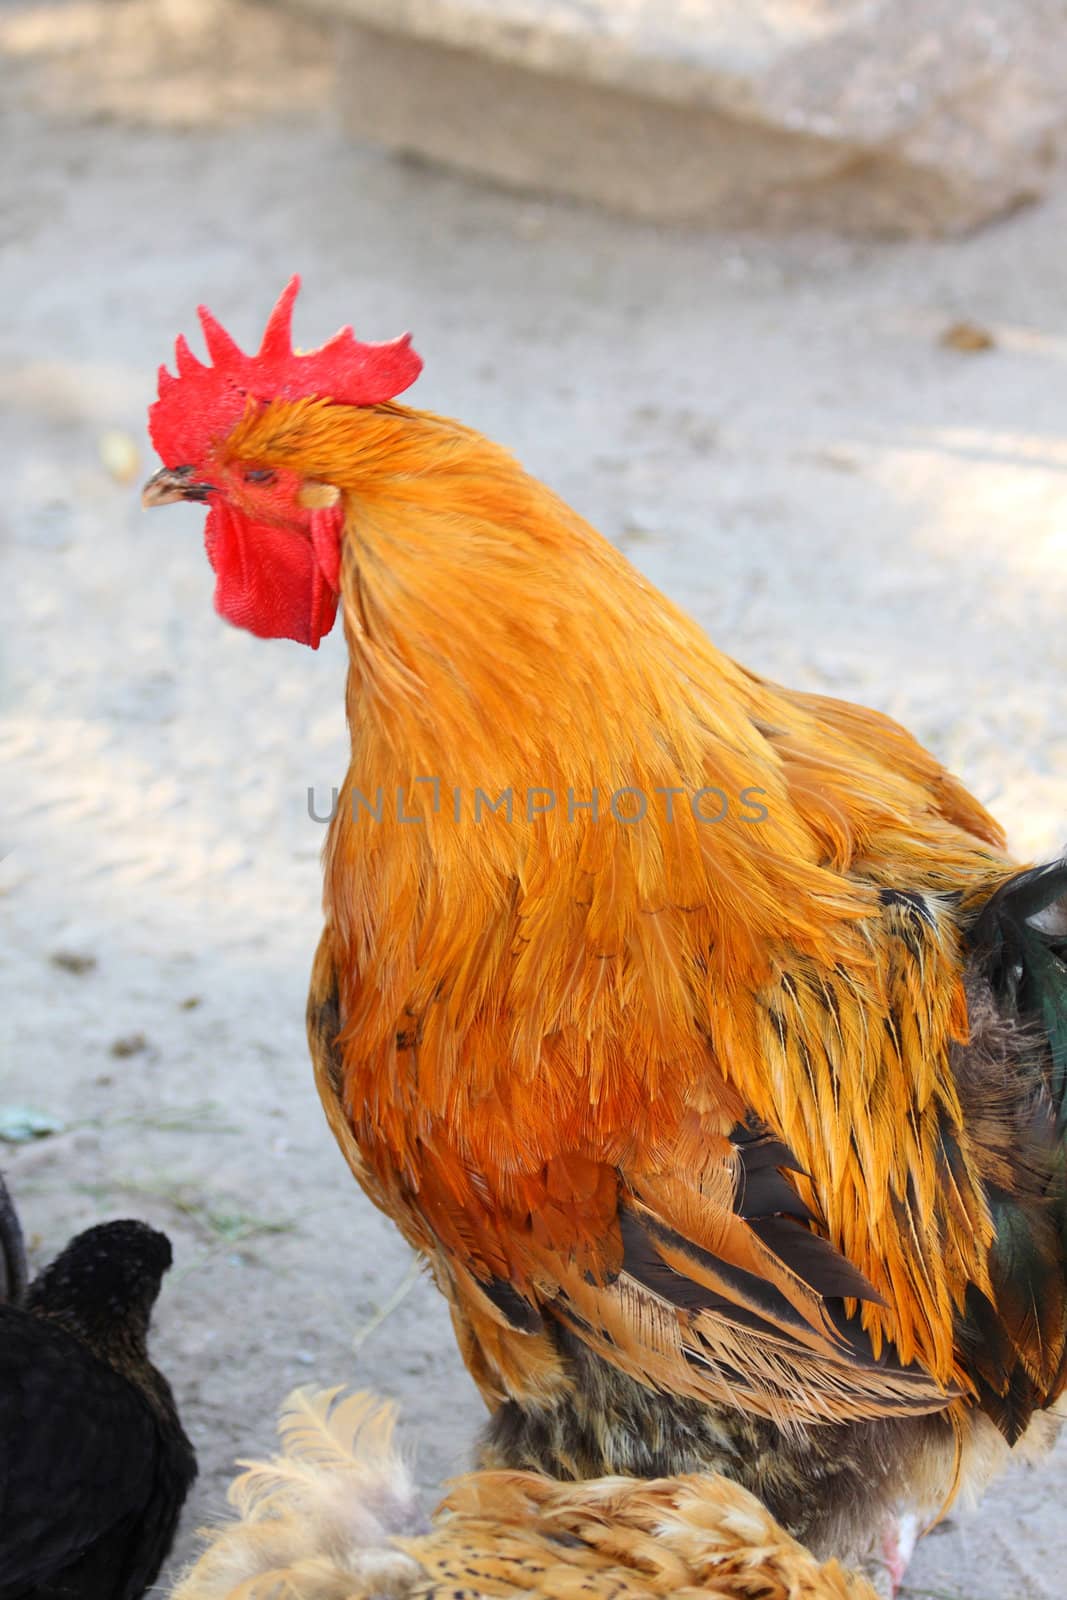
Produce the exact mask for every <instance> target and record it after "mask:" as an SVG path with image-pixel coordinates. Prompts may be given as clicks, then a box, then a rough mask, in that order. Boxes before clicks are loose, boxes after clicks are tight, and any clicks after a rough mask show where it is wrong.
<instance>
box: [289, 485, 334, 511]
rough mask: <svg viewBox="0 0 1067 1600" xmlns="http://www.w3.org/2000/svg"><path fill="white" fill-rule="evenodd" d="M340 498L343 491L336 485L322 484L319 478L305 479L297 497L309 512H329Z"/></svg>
mask: <svg viewBox="0 0 1067 1600" xmlns="http://www.w3.org/2000/svg"><path fill="white" fill-rule="evenodd" d="M340 498H341V491H340V489H339V488H338V487H337V485H336V484H335V483H320V482H319V480H318V479H317V478H305V480H304V483H303V486H302V487H301V490H300V493H299V494H298V495H297V499H298V500H299V502H300V504H301V505H302V506H306V507H307V509H308V510H309V511H329V510H330V509H331V507H333V506H335V505H336V504H337V503H338V501H339V500H340Z"/></svg>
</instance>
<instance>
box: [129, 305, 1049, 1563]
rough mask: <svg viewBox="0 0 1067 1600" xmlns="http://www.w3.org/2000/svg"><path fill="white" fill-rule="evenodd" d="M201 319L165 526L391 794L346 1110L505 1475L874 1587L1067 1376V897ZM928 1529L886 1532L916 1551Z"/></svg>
mask: <svg viewBox="0 0 1067 1600" xmlns="http://www.w3.org/2000/svg"><path fill="white" fill-rule="evenodd" d="M297 287H298V281H297V280H296V279H293V280H292V281H291V282H290V284H289V285H288V287H287V288H286V290H285V291H284V293H283V294H282V297H281V299H280V300H279V302H278V304H277V306H276V307H275V309H274V311H273V312H272V314H271V317H270V319H269V322H268V324H267V328H266V332H265V334H264V336H263V340H262V343H261V346H260V348H259V351H258V352H257V353H256V354H255V355H247V354H245V353H244V352H243V351H241V350H240V348H239V347H238V346H237V345H236V344H235V342H234V341H233V339H232V338H231V337H230V336H229V335H228V334H227V333H226V332H225V330H224V329H223V328H222V327H221V326H220V324H219V323H218V322H217V321H216V320H215V318H214V317H212V316H211V314H210V313H209V312H207V311H206V310H204V309H201V311H200V319H201V323H202V325H203V330H204V336H205V339H206V343H207V349H208V354H209V361H208V363H204V362H201V361H200V360H199V359H198V358H197V357H196V356H195V355H194V354H193V353H192V351H191V350H190V348H189V346H188V344H187V343H186V342H185V340H184V339H179V340H178V344H177V373H176V375H175V374H172V373H171V372H169V371H168V370H167V369H166V368H165V367H164V368H162V369H161V371H160V374H159V398H158V401H157V402H156V404H155V405H154V406H153V407H152V409H151V412H150V427H151V432H152V437H153V440H154V443H155V445H156V448H157V450H158V452H159V454H160V456H161V457H162V460H163V463H164V466H163V468H162V470H161V471H160V472H158V473H157V474H156V475H155V477H154V478H152V479H151V481H150V482H149V483H148V484H147V486H146V488H145V491H144V503H145V504H146V505H147V506H156V505H161V504H165V503H167V502H169V501H176V500H187V501H196V502H202V503H204V505H205V506H206V508H207V527H206V542H207V553H208V557H209V559H210V562H211V565H212V566H213V568H214V570H215V574H216V587H215V604H216V607H217V609H218V611H219V612H220V613H221V614H222V616H223V617H225V618H226V619H227V620H228V621H230V622H231V623H234V624H236V625H238V626H240V627H243V628H246V629H248V630H249V631H250V632H252V633H254V634H257V635H259V636H262V637H286V638H290V639H295V640H298V641H300V642H303V643H305V644H307V645H309V646H311V647H312V648H314V647H316V646H317V645H318V644H319V642H320V640H321V639H322V637H323V636H324V635H325V633H326V632H327V631H328V630H329V628H330V627H331V626H332V624H333V621H334V618H335V615H336V613H337V611H338V610H339V611H340V612H341V614H342V617H343V622H344V631H345V637H346V641H347V645H348V655H349V672H348V687H347V713H348V721H349V724H350V729H351V739H352V759H351V765H350V767H349V770H348V774H347V777H346V778H345V781H344V784H343V786H342V787H341V790H340V796H339V803H338V805H337V808H336V812H335V815H334V816H333V819H332V822H331V826H330V830H329V834H328V840H327V844H326V849H325V901H324V903H325V929H324V932H323V935H322V939H321V941H320V944H319V947H318V952H317V954H316V957H315V961H314V968H313V975H312V983H311V994H310V999H309V1010H308V1023H309V1037H310V1042H311V1052H312V1056H313V1060H314V1068H315V1077H316V1082H317V1086H318V1090H319V1094H320V1096H321V1098H322V1102H323V1105H324V1107H325V1111H326V1115H327V1117H328V1119H329V1122H330V1125H331V1127H332V1129H333V1131H334V1134H335V1136H336V1138H337V1140H338V1142H339V1143H340V1146H341V1148H342V1150H343V1152H344V1154H345V1156H346V1158H347V1160H348V1162H349V1164H350V1166H351V1168H352V1170H353V1172H354V1173H355V1175H356V1177H357V1178H358V1179H359V1181H360V1183H361V1184H362V1185H363V1187H364V1189H365V1190H366V1192H367V1193H368V1194H369V1195H370V1197H371V1199H372V1200H373V1201H374V1202H375V1203H376V1204H377V1205H379V1206H380V1207H382V1208H383V1209H384V1210H385V1211H386V1212H387V1213H388V1214H389V1215H390V1216H391V1217H393V1218H394V1220H395V1221H396V1222H397V1223H398V1225H399V1227H400V1228H401V1230H402V1231H403V1233H404V1234H405V1236H406V1237H407V1239H408V1240H409V1241H410V1242H411V1243H412V1244H413V1245H414V1246H415V1247H416V1248H417V1249H418V1250H419V1251H421V1252H422V1253H423V1255H424V1256H425V1257H426V1258H427V1260H428V1262H429V1264H430V1266H431V1269H432V1271H433V1274H434V1276H435V1279H436V1281H437V1283H438V1285H439V1286H440V1288H441V1289H442V1291H443V1292H444V1293H445V1295H446V1296H447V1297H448V1301H449V1303H450V1306H451V1310H452V1316H453V1321H454V1325H455V1330H456V1334H457V1337H458V1340H459V1345H460V1348H461V1351H462V1354H463V1357H464V1359H465V1361H466V1363H467V1366H468V1368H469V1369H470V1371H471V1373H472V1375H473V1376H474V1378H475V1380H476V1382H477V1384H478V1385H479V1387H480V1389H481V1391H482V1394H483V1395H484V1397H485V1399H486V1401H487V1402H488V1405H489V1407H490V1410H491V1413H492V1417H491V1421H490V1423H489V1427H488V1433H487V1436H486V1441H485V1446H484V1455H483V1461H484V1463H485V1464H486V1465H490V1466H496V1467H508V1468H528V1469H535V1470H543V1471H547V1472H548V1473H550V1474H552V1475H554V1476H556V1477H562V1478H584V1477H591V1476H597V1475H601V1474H615V1473H623V1474H632V1475H637V1476H673V1475H675V1474H679V1473H688V1472H692V1471H698V1470H711V1471H717V1472H722V1473H725V1474H727V1475H728V1476H730V1477H732V1478H734V1479H736V1480H738V1481H739V1482H741V1483H742V1484H744V1485H745V1486H746V1487H747V1488H748V1489H750V1490H752V1491H754V1492H755V1493H756V1494H757V1495H758V1496H759V1497H760V1498H761V1499H762V1500H763V1501H764V1502H765V1503H766V1504H767V1505H768V1506H769V1507H770V1509H771V1510H772V1512H773V1513H774V1514H775V1515H776V1516H777V1517H778V1518H779V1519H780V1520H781V1521H782V1522H783V1523H784V1524H785V1526H786V1527H787V1528H788V1529H789V1531H790V1533H792V1534H795V1535H796V1536H797V1537H799V1538H800V1539H802V1540H803V1542H804V1543H806V1544H808V1545H810V1546H811V1547H812V1548H813V1549H814V1550H815V1551H816V1552H817V1553H819V1554H822V1553H825V1552H833V1553H837V1554H841V1555H843V1556H845V1557H846V1558H849V1559H852V1558H858V1557H860V1556H862V1555H864V1554H865V1552H867V1551H868V1549H869V1548H870V1547H871V1546H872V1544H873V1545H877V1544H878V1543H879V1542H880V1541H881V1540H882V1539H883V1538H889V1539H892V1538H893V1537H894V1534H893V1528H894V1526H895V1519H896V1518H897V1516H898V1514H900V1513H903V1512H908V1513H919V1514H922V1515H924V1516H925V1515H927V1514H929V1513H933V1512H936V1511H937V1509H938V1508H939V1507H940V1506H941V1505H943V1504H944V1503H946V1502H947V1501H948V1500H949V1499H950V1498H951V1496H952V1494H953V1493H954V1491H955V1490H956V1489H957V1488H958V1487H959V1486H960V1485H961V1484H967V1485H972V1486H974V1485H977V1484H979V1483H980V1482H981V1481H983V1480H984V1479H985V1478H986V1477H987V1476H988V1475H989V1473H990V1472H991V1471H992V1470H993V1469H994V1468H995V1467H996V1466H997V1465H998V1463H999V1461H1000V1460H1001V1459H1002V1458H1003V1457H1004V1456H1005V1455H1006V1453H1007V1450H1008V1448H1009V1447H1011V1446H1014V1445H1016V1444H1017V1443H1018V1442H1019V1441H1021V1440H1022V1439H1023V1437H1024V1436H1027V1437H1028V1439H1029V1440H1030V1441H1031V1442H1033V1441H1034V1440H1035V1439H1036V1437H1037V1436H1038V1435H1039V1434H1040V1433H1041V1432H1042V1423H1041V1419H1042V1416H1043V1415H1044V1414H1045V1413H1047V1411H1048V1409H1049V1408H1050V1407H1051V1406H1052V1405H1053V1403H1054V1402H1055V1401H1056V1399H1057V1397H1058V1396H1059V1395H1060V1394H1061V1392H1062V1391H1063V1389H1064V1387H1065V1384H1067V1176H1065V1156H1067V863H1065V862H1058V863H1053V864H1051V865H1048V866H1044V867H1036V868H1030V869H1027V870H1023V869H1021V868H1020V867H1019V866H1017V865H1016V864H1014V863H1013V862H1012V860H1011V858H1010V856H1009V855H1008V854H1007V852H1006V849H1005V843H1004V838H1003V834H1002V831H1001V829H1000V827H999V826H998V824H997V823H996V822H995V821H994V820H993V818H992V817H991V816H989V815H988V814H987V812H986V811H985V810H984V809H983V808H982V806H981V805H980V804H979V803H978V801H977V800H975V799H973V798H972V797H971V795H970V794H968V793H967V791H966V790H965V789H964V788H963V787H962V786H961V784H960V783H958V782H957V781H956V780H955V779H954V778H953V777H951V776H950V775H949V774H948V773H947V772H946V771H944V770H943V768H942V767H941V766H940V765H939V764H938V763H937V761H936V760H935V759H934V758H933V757H932V756H931V755H929V754H928V753H927V752H926V751H925V750H923V749H922V748H920V746H919V745H918V744H917V743H916V742H915V740H914V739H913V738H911V737H910V735H909V734H907V733H906V732H905V731H904V730H903V729H902V728H900V727H898V726H897V725H896V724H895V723H893V722H891V721H890V720H888V719H887V718H886V717H884V716H882V715H880V714H879V713H877V712H875V711H871V710H866V709H864V708H862V707H859V706H855V705H849V704H845V703H843V702H840V701H836V700H832V699H828V698H824V697H821V696H818V695H812V694H806V693H798V692H795V691H792V690H788V689H783V688H781V687H779V686H777V685H775V684H773V683H770V682H768V681H766V680H765V679H763V678H760V677H758V676H757V675H756V674H754V673H752V672H749V671H747V670H746V669H744V668H743V667H741V666H739V665H737V664H736V663H735V662H734V661H732V660H730V659H729V658H728V657H727V656H725V655H723V654H721V653H720V652H719V651H718V650H717V649H716V648H715V647H714V646H713V645H712V644H711V643H710V642H709V641H708V639H707V638H706V636H705V635H704V633H703V632H702V631H701V630H700V628H699V627H698V626H697V625H696V624H695V623H694V622H693V621H691V620H690V619H689V618H688V617H686V616H685V615H684V614H683V613H682V612H681V611H679V610H678V609H677V608H676V607H675V606H673V605H672V604H671V603H670V602H669V601H668V600H667V599H665V598H664V596H663V595H661V594H660V593H659V592H658V591H657V590H656V589H655V588H654V587H653V586H652V585H651V584H650V583H649V582H648V580H647V579H645V578H644V577H642V576H641V574H640V573H639V572H637V571H636V570H635V569H634V568H633V567H632V566H631V565H630V564H629V562H628V561H627V560H626V559H625V557H624V556H623V555H622V554H621V553H620V552H619V551H617V550H616V549H614V548H613V547H612V546H611V545H610V544H609V543H608V542H607V541H606V540H604V539H603V538H601V537H600V536H599V535H598V534H597V533H596V532H595V531H594V530H593V529H592V528H591V527H589V526H588V524H586V523H585V522H584V521H583V520H582V519H581V518H580V517H579V516H578V515H577V514H576V513H575V512H574V511H572V510H571V509H569V507H567V506H566V505H565V504H563V503H562V502H561V501H560V500H559V499H558V498H557V497H556V496H555V495H554V494H552V493H551V492H550V491H549V490H548V489H547V488H545V487H544V486H543V485H542V484H540V483H538V482H537V481H536V480H535V479H533V478H532V477H530V476H529V475H527V474H526V473H525V472H524V471H523V470H522V468H521V467H520V466H519V465H518V463H517V462H516V461H515V460H514V459H513V457H512V456H510V455H509V454H508V453H507V452H506V451H505V450H503V449H501V448H499V447H498V446H497V445H495V444H492V443H490V442H489V441H488V440H487V439H485V438H484V437H483V436H482V435H480V434H479V433H477V432H474V431H473V430H471V429H470V428H467V427H464V426H462V425H461V424H459V423H457V422H453V421H449V420H447V419H445V418H442V417H439V416H434V415H431V414H429V413H427V412H423V411H419V410H415V409H411V408H409V407H407V406H404V405H402V404H400V403H399V402H398V401H397V399H396V396H397V395H398V394H400V393H401V392H402V391H403V390H404V389H406V388H407V386H408V385H410V384H411V383H412V382H413V381H414V379H415V377H416V376H417V374H418V372H419V369H420V362H419V360H418V357H417V356H416V355H415V354H414V352H413V350H412V348H411V345H410V342H409V341H408V339H407V338H406V337H405V338H403V339H399V340H395V341H393V342H391V343H386V344H380V345H369V344H364V343H361V342H360V341H359V340H357V339H356V338H355V336H354V335H353V333H352V331H351V329H347V328H346V329H343V330H342V331H341V332H340V333H338V334H337V335H336V336H335V337H334V338H333V339H332V340H330V341H329V342H328V343H327V344H326V345H324V346H323V347H322V348H321V349H319V350H316V351H312V352H310V353H307V354H298V353H295V352H294V350H293V347H292V343H291V333H290V330H291V317H292V308H293V301H294V298H295V295H296V292H297ZM886 1530H888V1532H887V1531H886Z"/></svg>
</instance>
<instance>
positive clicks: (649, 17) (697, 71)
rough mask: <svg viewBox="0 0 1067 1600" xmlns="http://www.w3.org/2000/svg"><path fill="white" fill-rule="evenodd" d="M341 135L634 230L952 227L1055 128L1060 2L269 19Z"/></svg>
mask: <svg viewBox="0 0 1067 1600" xmlns="http://www.w3.org/2000/svg"><path fill="white" fill-rule="evenodd" d="M289 3H291V4H298V5H300V6H302V7H303V8H305V9H311V10H314V11H317V12H319V13H320V14H321V13H324V12H325V13H329V14H331V15H333V16H334V17H335V18H338V19H341V21H342V24H343V25H342V27H341V28H340V30H339V31H340V37H341V40H342V46H341V48H342V50H343V55H344V60H343V69H344V70H343V71H342V73H341V75H340V82H341V84H342V85H343V89H342V94H343V102H342V108H341V109H342V113H343V116H344V118H345V121H346V124H347V126H348V127H349V128H350V129H351V130H352V131H354V132H356V133H358V134H359V135H360V136H365V137H369V138H373V139H376V140H379V141H380V142H382V143H384V144H386V145H389V146H390V147H392V148H395V149H399V150H404V151H409V152H412V153H416V154H418V155H421V156H424V157H427V158H430V159H432V160H436V161H442V162H445V163H448V164H451V165H454V166H458V167H461V168H464V169H466V170H468V171H473V172H477V173H480V174H482V175H484V176H487V177H490V178H493V179H496V180H499V181H503V182H505V183H508V184H513V185H516V186H519V187H522V188H531V189H541V190H549V191H554V192H558V193H564V194H569V195H574V196H577V197H580V198H582V199H587V200H594V201H598V202H600V203H602V204H604V205H606V206H609V207H611V208H613V209H616V210H620V211H624V212H628V213H630V214H634V215H638V216H643V217H647V218H654V219H661V220H668V221H683V222H710V221H724V222H730V223H754V222H758V223H766V222H797V221H812V222H819V223H831V224H834V225H838V226H842V227H845V228H847V229H849V230H862V231H875V232H904V233H909V232H910V233H934V232H953V231H960V230H962V229H965V228H968V227H971V226H973V225H975V224H976V223H980V222H982V221H984V220H986V219H987V218H989V217H991V216H995V215H997V214H998V213H1002V212H1004V211H1007V210H1009V209H1011V208H1013V207H1014V206H1017V205H1019V204H1021V203H1023V202H1025V201H1027V200H1030V199H1033V198H1035V197H1037V196H1038V195H1040V194H1041V193H1042V192H1043V190H1044V189H1045V188H1046V187H1047V186H1048V184H1049V182H1050V179H1051V176H1052V174H1053V172H1054V170H1055V162H1056V155H1057V152H1058V146H1059V144H1060V142H1061V140H1062V136H1063V133H1064V129H1065V127H1067V92H1065V89H1064V85H1065V84H1067V7H1065V6H1064V4H1062V3H1061V0H992V3H986V4H980V5H967V6H961V5H960V4H959V3H958V0H544V3H538V0H289Z"/></svg>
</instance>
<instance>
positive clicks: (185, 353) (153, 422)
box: [148, 275, 422, 467]
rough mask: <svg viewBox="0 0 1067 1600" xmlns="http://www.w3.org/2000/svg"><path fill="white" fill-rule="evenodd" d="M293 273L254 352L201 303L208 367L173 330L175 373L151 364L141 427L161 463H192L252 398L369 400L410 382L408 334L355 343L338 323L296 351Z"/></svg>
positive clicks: (416, 363)
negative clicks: (155, 388) (151, 389)
mask: <svg viewBox="0 0 1067 1600" xmlns="http://www.w3.org/2000/svg"><path fill="white" fill-rule="evenodd" d="M299 288H300V279H299V277H297V276H295V275H294V276H293V277H292V278H290V279H289V282H288V283H287V284H286V286H285V288H284V289H283V290H282V292H281V295H280V297H279V299H278V303H277V305H276V306H275V307H274V310H273V311H272V312H271V314H270V317H269V318H268V320H267V326H266V330H265V331H264V334H263V340H262V343H261V344H260V347H259V350H258V351H257V353H256V354H255V355H254V356H248V355H245V353H244V351H243V350H241V349H239V348H238V346H237V345H236V344H235V342H234V341H233V339H232V338H231V337H230V335H229V334H228V333H227V332H226V330H225V328H224V327H223V326H222V324H221V323H219V322H216V320H215V318H214V317H213V316H212V315H211V312H210V311H208V309H207V307H206V306H198V307H197V315H198V316H199V318H200V325H201V327H202V328H203V330H204V339H205V342H206V343H207V350H208V356H209V358H210V361H211V365H210V366H205V365H204V363H203V362H202V361H199V360H198V359H197V357H196V356H194V355H193V352H192V351H191V350H190V348H189V346H188V344H187V343H186V341H185V338H184V336H183V335H181V334H179V336H178V339H177V342H176V343H175V346H174V353H175V357H176V359H177V366H178V376H177V377H174V376H173V375H172V374H171V373H169V372H168V371H167V369H166V367H160V369H159V399H158V400H157V401H156V403H155V404H154V405H153V406H150V407H149V410H148V430H149V432H150V433H151V435H152V443H153V444H154V445H155V447H156V449H157V450H158V452H159V454H160V456H161V457H162V458H163V461H164V463H165V464H166V465H167V466H168V467H177V466H182V465H185V464H186V463H195V462H196V461H198V460H199V459H200V457H201V456H202V455H203V453H204V451H205V449H206V448H207V447H208V446H209V445H210V444H211V443H212V441H213V440H215V439H218V438H221V437H223V436H225V435H226V434H227V433H229V431H230V429H231V428H232V427H233V426H234V424H235V423H236V422H237V421H238V420H239V419H240V418H241V417H242V416H243V415H244V411H245V406H246V403H247V401H248V398H249V396H251V397H252V398H253V399H255V400H300V399H307V398H312V397H313V398H316V399H320V400H333V401H336V403H337V404H338V405H346V406H373V405H378V404H380V402H381V401H383V400H392V399H393V397H394V395H398V394H400V393H402V392H403V390H405V389H406V388H408V386H409V385H410V384H412V383H414V382H415V379H416V378H417V377H418V375H419V373H420V372H421V371H422V362H421V360H420V359H419V357H418V356H417V355H416V354H415V352H414V350H413V349H412V348H411V335H410V334H407V333H405V334H402V335H401V337H400V338H399V339H391V340H389V341H388V342H387V343H386V344H361V343H360V341H359V340H358V339H357V338H356V336H355V334H354V333H353V332H352V329H351V328H342V329H341V331H340V332H339V333H335V334H334V336H333V338H332V339H329V340H327V342H326V343H325V344H324V345H322V346H321V348H320V349H318V350H311V351H309V352H308V353H307V355H298V354H297V353H296V351H295V350H294V349H293V344H292V323H293V302H294V301H295V299H296V296H297V291H298V290H299Z"/></svg>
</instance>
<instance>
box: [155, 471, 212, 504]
mask: <svg viewBox="0 0 1067 1600" xmlns="http://www.w3.org/2000/svg"><path fill="white" fill-rule="evenodd" d="M214 489H215V485H214V484H213V483H197V482H195V481H194V479H193V469H192V467H163V468H162V470H161V471H159V472H157V473H156V475H155V477H154V478H149V480H148V482H147V483H146V484H145V486H144V488H143V489H142V490H141V505H142V506H143V507H144V509H145V510H146V511H150V510H151V509H152V507H153V506H169V505H171V504H173V502H174V501H175V500H206V499H207V497H208V495H209V494H212V493H213V492H214Z"/></svg>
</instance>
